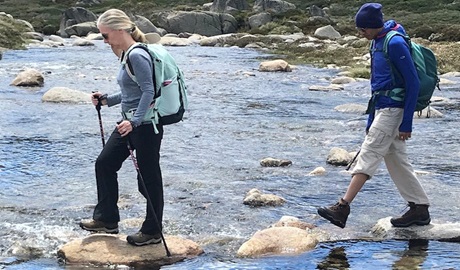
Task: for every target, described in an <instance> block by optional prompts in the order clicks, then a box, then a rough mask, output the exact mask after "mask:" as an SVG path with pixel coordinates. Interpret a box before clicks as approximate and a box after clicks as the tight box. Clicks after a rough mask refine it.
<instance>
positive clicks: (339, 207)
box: [318, 199, 350, 229]
mask: <svg viewBox="0 0 460 270" xmlns="http://www.w3.org/2000/svg"><path fill="white" fill-rule="evenodd" d="M349 214H350V205H349V204H348V202H346V201H344V200H343V199H340V200H339V202H337V203H336V204H334V205H331V206H329V207H320V208H318V215H320V216H322V217H323V218H325V219H327V220H329V221H330V222H331V223H332V224H334V225H336V226H339V227H340V228H342V229H343V228H345V224H346V223H347V218H348V215H349Z"/></svg>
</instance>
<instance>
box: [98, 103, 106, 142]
mask: <svg viewBox="0 0 460 270" xmlns="http://www.w3.org/2000/svg"><path fill="white" fill-rule="evenodd" d="M101 106H102V101H101V98H100V97H98V98H97V105H96V111H97V117H98V118H99V129H100V130H101V140H102V147H104V146H105V139H104V128H103V126H102V117H101Z"/></svg>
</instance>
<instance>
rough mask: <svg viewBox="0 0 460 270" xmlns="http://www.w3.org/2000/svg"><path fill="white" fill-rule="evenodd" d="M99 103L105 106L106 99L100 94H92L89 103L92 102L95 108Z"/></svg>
mask: <svg viewBox="0 0 460 270" xmlns="http://www.w3.org/2000/svg"><path fill="white" fill-rule="evenodd" d="M99 101H100V102H101V105H107V99H105V98H103V95H102V93H101V92H93V93H92V94H91V102H93V105H94V106H97V104H98V103H99Z"/></svg>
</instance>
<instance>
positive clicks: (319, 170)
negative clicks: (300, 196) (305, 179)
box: [308, 167, 326, 176]
mask: <svg viewBox="0 0 460 270" xmlns="http://www.w3.org/2000/svg"><path fill="white" fill-rule="evenodd" d="M324 174H326V169H325V168H324V167H317V168H315V169H314V170H313V171H311V172H310V173H309V174H308V175H310V176H314V175H324Z"/></svg>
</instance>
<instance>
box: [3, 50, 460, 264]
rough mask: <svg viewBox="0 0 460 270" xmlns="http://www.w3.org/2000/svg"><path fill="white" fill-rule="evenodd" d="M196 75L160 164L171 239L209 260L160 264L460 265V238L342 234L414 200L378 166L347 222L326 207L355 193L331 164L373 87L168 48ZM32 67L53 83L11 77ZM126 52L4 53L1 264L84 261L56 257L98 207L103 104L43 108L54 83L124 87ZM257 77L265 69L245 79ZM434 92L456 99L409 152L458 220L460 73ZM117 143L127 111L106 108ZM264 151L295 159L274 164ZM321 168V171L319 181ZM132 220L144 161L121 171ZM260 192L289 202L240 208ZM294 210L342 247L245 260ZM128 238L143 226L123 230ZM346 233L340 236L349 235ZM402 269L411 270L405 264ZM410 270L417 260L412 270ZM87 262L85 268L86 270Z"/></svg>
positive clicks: (440, 211) (352, 142)
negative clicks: (120, 59)
mask: <svg viewBox="0 0 460 270" xmlns="http://www.w3.org/2000/svg"><path fill="white" fill-rule="evenodd" d="M169 49H170V51H171V53H172V54H173V55H174V56H175V58H176V59H177V61H178V62H179V64H180V66H181V67H182V68H183V70H184V73H185V74H186V77H187V80H188V84H189V102H190V107H189V111H188V112H187V116H186V119H185V120H184V121H183V122H181V123H179V124H176V125H171V126H167V127H165V137H164V140H163V145H162V151H161V154H162V160H161V165H162V169H163V177H164V185H165V201H166V205H165V216H164V219H165V220H164V222H165V223H164V227H165V233H166V234H176V235H181V236H183V237H186V238H189V239H192V240H194V241H196V242H198V243H199V244H200V245H201V246H202V247H203V248H204V250H205V254H204V255H202V256H200V257H198V258H195V259H192V260H188V261H185V262H182V263H178V264H175V265H170V266H163V267H161V269H347V268H349V269H364V268H368V266H369V264H372V265H373V266H375V268H376V269H391V268H393V269H418V268H417V267H419V268H420V269H457V267H458V266H459V265H460V245H459V244H457V243H446V242H437V241H421V242H420V241H416V240H414V241H409V242H408V241H392V240H389V241H384V242H375V241H343V240H344V239H345V240H346V239H357V238H363V237H364V238H365V237H368V236H369V233H368V232H369V230H370V228H371V227H372V226H373V225H374V224H375V222H376V221H377V220H378V219H380V218H383V217H387V216H391V215H397V214H400V213H401V211H403V210H404V203H405V202H404V201H403V200H402V199H401V197H400V196H399V194H398V193H397V191H396V189H395V187H394V185H393V183H392V181H391V179H390V178H389V176H388V174H387V173H386V171H385V168H384V167H383V165H382V167H381V169H380V170H379V172H378V173H377V175H376V177H375V178H373V179H372V180H371V181H370V182H369V183H367V184H366V185H365V187H364V188H363V190H362V192H361V193H360V194H359V196H358V197H357V199H356V200H355V202H354V203H353V211H352V214H351V215H350V217H349V221H348V224H347V228H346V229H343V230H341V229H338V228H336V227H335V226H333V225H330V224H328V223H327V222H325V221H324V220H322V219H319V218H318V217H317V215H316V207H318V206H321V205H325V204H330V203H333V202H335V201H336V200H337V198H339V197H340V196H341V195H342V194H343V192H344V191H345V189H346V187H347V185H348V183H349V179H350V178H349V175H348V174H346V173H344V172H343V170H344V168H343V167H334V166H330V165H327V164H326V162H325V160H326V157H327V155H328V153H329V150H330V149H331V148H332V147H341V148H345V149H347V150H348V151H356V150H358V149H359V146H360V144H361V142H362V139H363V136H364V128H365V122H366V117H365V116H361V115H358V114H347V113H341V112H338V111H336V110H334V107H335V106H337V105H341V104H344V103H361V104H367V98H368V94H369V93H368V91H369V90H368V83H367V82H356V83H352V84H349V85H346V86H345V90H344V91H333V92H313V91H309V90H308V88H309V86H311V85H328V84H329V83H328V78H331V77H334V76H337V73H338V71H337V70H330V69H317V68H313V67H310V66H298V67H297V68H296V69H295V70H294V71H293V72H292V73H261V72H258V71H257V68H258V65H259V63H260V62H261V61H262V60H264V59H267V58H271V57H273V56H270V55H266V54H262V53H260V52H256V51H253V50H245V49H239V48H209V47H199V46H190V47H180V48H177V47H172V48H169ZM24 68H35V69H38V70H40V71H41V72H43V74H44V76H45V85H44V86H43V87H33V88H20V87H14V86H10V85H9V84H10V82H11V81H12V80H13V79H14V78H15V76H16V75H17V74H18V73H19V72H20V71H21V70H23V69H24ZM117 69H118V64H117V59H116V58H115V56H114V55H113V54H112V52H111V50H110V48H108V46H107V45H105V44H103V43H102V42H101V41H100V42H97V43H96V46H93V47H73V46H70V45H66V46H64V47H59V48H40V47H35V48H30V49H29V50H22V51H8V52H6V53H5V54H4V56H3V60H1V61H0V104H1V108H2V114H1V115H0V216H1V219H0V240H1V241H0V269H75V268H72V267H70V266H64V265H61V264H59V263H58V260H57V258H56V251H57V250H58V248H59V246H61V245H63V244H65V243H67V242H69V241H71V240H73V239H76V238H80V237H84V236H86V235H88V234H87V233H86V232H83V231H82V230H80V229H79V228H78V225H77V223H78V221H79V220H80V219H81V218H88V217H90V216H91V214H92V208H93V206H94V204H95V203H96V186H95V179H94V161H95V158H96V157H97V155H98V153H99V151H100V150H101V137H100V130H99V123H98V118H97V112H96V110H95V109H94V106H92V105H91V104H89V103H88V104H53V103H43V102H41V97H42V95H43V94H44V93H45V92H46V91H47V90H49V89H50V88H52V87H57V86H62V87H69V88H72V89H76V90H80V91H84V92H87V93H91V91H94V90H99V91H101V92H105V93H113V92H116V91H118V88H117V85H116V81H115V75H116V72H117ZM248 73H249V74H252V75H255V76H251V75H248ZM450 79H451V80H454V81H456V83H455V84H453V85H448V86H445V87H443V90H442V91H441V92H436V95H439V96H443V97H447V98H451V99H452V100H453V103H451V104H447V105H442V106H439V107H436V108H437V109H438V110H440V111H441V112H442V113H444V117H443V118H437V119H435V118H431V119H416V120H415V121H414V132H413V138H412V139H411V140H410V141H409V153H410V159H411V161H412V163H413V164H414V166H415V169H416V170H421V171H427V172H429V174H426V175H422V176H420V180H421V181H422V183H423V185H424V187H425V189H426V191H427V193H428V195H429V197H430V199H431V200H432V206H431V208H430V210H431V214H432V218H433V221H434V222H436V223H449V222H459V221H460V204H459V202H458V194H459V193H460V187H459V185H458V179H459V177H460V169H459V167H458V165H459V164H460V154H459V153H460V143H459V142H460V139H459V136H458V126H459V125H458V119H457V118H458V117H459V116H460V112H459V99H460V93H459V91H460V87H459V85H460V79H457V78H450ZM101 112H102V121H103V124H104V129H105V136H106V139H107V137H108V136H109V134H110V132H111V130H112V129H113V128H114V125H115V123H116V121H117V120H118V119H119V108H118V107H117V108H106V107H104V108H103V109H102V111H101ZM265 157H275V158H282V159H289V160H291V161H292V162H293V164H292V166H290V167H285V168H264V167H261V166H260V164H259V162H260V160H261V159H263V158H265ZM318 166H323V167H325V168H326V170H327V173H326V174H325V175H323V176H308V173H309V172H310V171H312V170H313V169H314V168H316V167H318ZM119 185H120V207H121V216H122V219H129V218H138V217H142V216H143V215H144V211H145V201H144V199H143V198H142V196H141V195H140V194H139V193H138V191H137V184H136V182H135V169H134V167H133V166H132V163H131V162H130V161H129V160H127V162H126V163H125V164H124V166H123V168H122V169H121V171H120V173H119ZM252 188H257V189H259V190H261V191H263V192H265V193H273V194H276V195H279V196H282V197H284V198H285V199H286V200H287V203H286V204H284V205H283V206H280V207H261V208H252V207H248V206H246V205H243V203H242V201H243V198H244V196H245V194H246V193H247V192H248V191H249V190H250V189H252ZM284 215H290V216H295V217H298V218H300V219H301V220H303V221H306V222H310V223H314V224H316V225H318V226H320V227H321V228H323V229H324V230H326V231H328V232H329V233H331V235H332V238H333V239H337V240H339V241H337V242H329V243H322V244H320V245H319V246H318V247H317V249H315V250H313V251H311V252H306V253H304V254H301V255H298V256H269V257H264V258H258V259H240V258H236V257H235V253H236V251H237V249H238V248H239V246H240V245H241V244H242V243H243V242H245V241H246V240H247V239H249V238H250V237H251V235H252V234H254V233H255V232H256V231H257V230H261V229H264V228H266V227H268V226H270V225H271V224H273V223H275V222H276V221H278V220H279V219H280V218H281V217H282V216H284ZM121 230H122V233H125V234H128V233H132V232H134V231H135V230H136V228H133V227H129V226H125V227H124V226H123V224H122V225H121ZM340 240H342V241H340ZM401 265H404V267H409V268H401V267H402V266H401ZM411 267H412V268H411ZM85 269H88V268H85Z"/></svg>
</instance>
